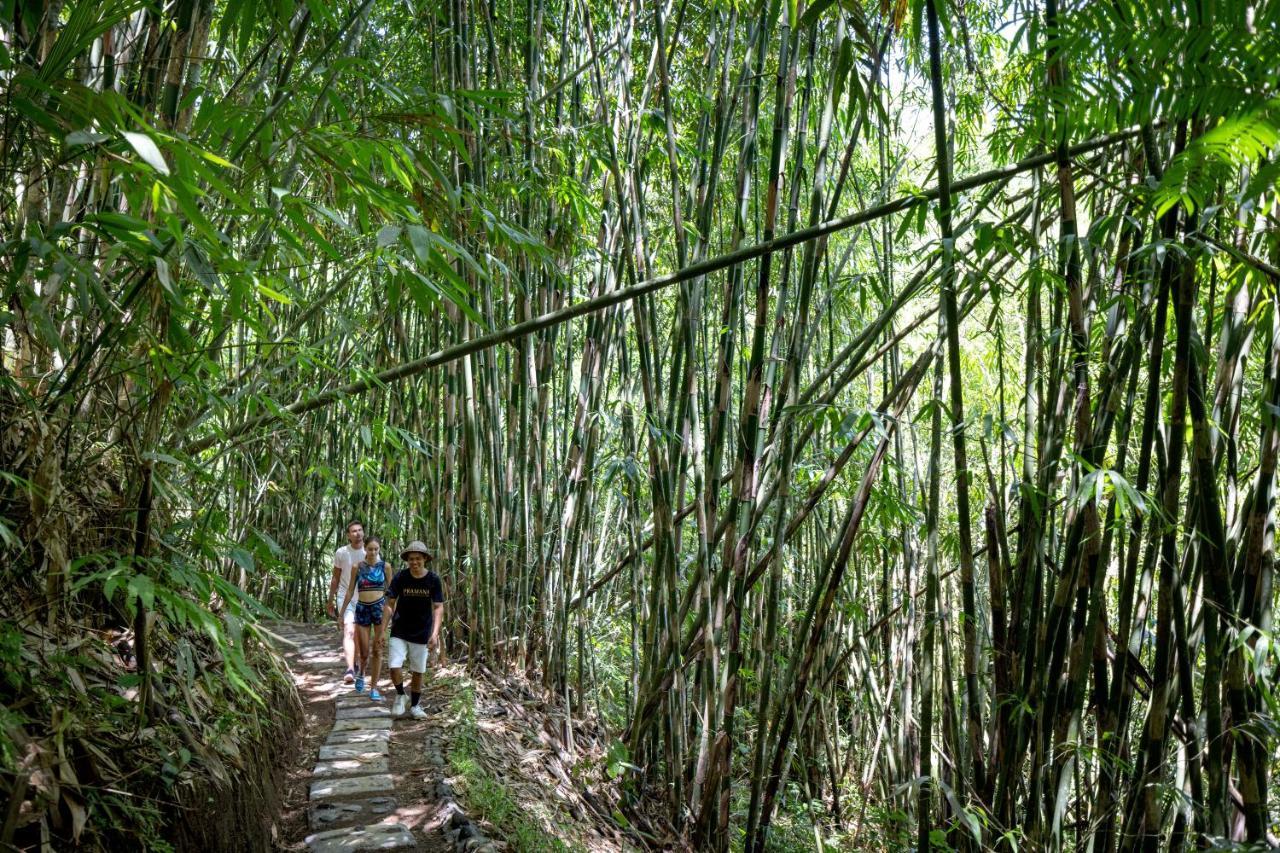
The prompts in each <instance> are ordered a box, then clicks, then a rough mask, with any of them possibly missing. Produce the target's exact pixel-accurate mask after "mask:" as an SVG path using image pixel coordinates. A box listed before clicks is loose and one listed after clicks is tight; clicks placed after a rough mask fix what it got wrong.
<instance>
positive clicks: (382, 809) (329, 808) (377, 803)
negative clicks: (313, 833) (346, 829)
mask: <svg viewBox="0 0 1280 853" xmlns="http://www.w3.org/2000/svg"><path fill="white" fill-rule="evenodd" d="M396 805H397V804H396V799H395V797H386V796H379V797H369V798H368V799H364V800H351V801H348V802H338V803H331V802H330V803H315V804H313V805H312V806H311V808H309V809H308V810H307V818H308V822H309V823H310V824H311V828H312V829H333V828H335V827H338V826H343V825H348V826H359V825H361V824H368V823H373V822H374V821H376V820H379V819H380V818H384V817H385V816H386V815H389V814H391V812H393V811H395V808H396Z"/></svg>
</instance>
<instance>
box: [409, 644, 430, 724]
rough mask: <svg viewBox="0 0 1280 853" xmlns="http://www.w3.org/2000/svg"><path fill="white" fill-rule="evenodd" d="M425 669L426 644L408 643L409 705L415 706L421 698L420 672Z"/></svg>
mask: <svg viewBox="0 0 1280 853" xmlns="http://www.w3.org/2000/svg"><path fill="white" fill-rule="evenodd" d="M426 669H427V644H426V643H410V644H409V671H410V672H412V673H413V678H411V679H410V681H409V707H410V708H415V707H417V705H418V700H419V699H421V698H422V674H423V673H424V672H425V671H426Z"/></svg>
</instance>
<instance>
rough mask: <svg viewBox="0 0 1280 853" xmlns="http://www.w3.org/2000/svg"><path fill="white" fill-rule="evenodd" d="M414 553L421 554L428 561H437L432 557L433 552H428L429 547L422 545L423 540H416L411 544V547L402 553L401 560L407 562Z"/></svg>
mask: <svg viewBox="0 0 1280 853" xmlns="http://www.w3.org/2000/svg"><path fill="white" fill-rule="evenodd" d="M414 553H417V554H421V555H422V556H424V557H426V558H427V559H428V560H432V559H435V558H434V557H432V556H431V552H430V551H428V550H427V546H426V545H424V544H422V540H421V539H415V540H413V541H412V542H410V543H409V547H408V548H405V549H404V550H403V551H401V552H400V559H402V560H407V559H409V555H410V554H414Z"/></svg>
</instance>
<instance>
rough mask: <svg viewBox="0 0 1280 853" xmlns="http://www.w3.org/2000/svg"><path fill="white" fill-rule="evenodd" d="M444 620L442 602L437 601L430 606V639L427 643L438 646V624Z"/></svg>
mask: <svg viewBox="0 0 1280 853" xmlns="http://www.w3.org/2000/svg"><path fill="white" fill-rule="evenodd" d="M442 622H444V603H443V602H440V601H437V602H436V603H435V606H433V607H432V608H431V639H430V640H428V641H427V645H429V646H435V647H436V648H439V647H440V624H441V623H442Z"/></svg>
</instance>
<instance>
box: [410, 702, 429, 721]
mask: <svg viewBox="0 0 1280 853" xmlns="http://www.w3.org/2000/svg"><path fill="white" fill-rule="evenodd" d="M409 716H410V717H413V718H414V719H415V720H425V719H426V718H427V712H426V711H424V710H423V708H422V706H421V705H414V706H413V707H412V708H410V709H409Z"/></svg>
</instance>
